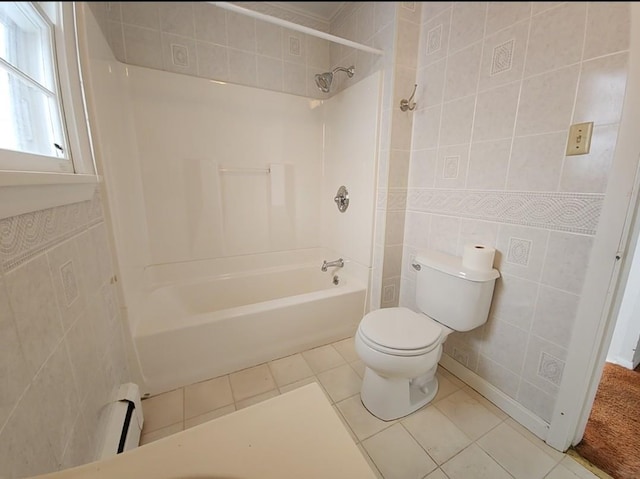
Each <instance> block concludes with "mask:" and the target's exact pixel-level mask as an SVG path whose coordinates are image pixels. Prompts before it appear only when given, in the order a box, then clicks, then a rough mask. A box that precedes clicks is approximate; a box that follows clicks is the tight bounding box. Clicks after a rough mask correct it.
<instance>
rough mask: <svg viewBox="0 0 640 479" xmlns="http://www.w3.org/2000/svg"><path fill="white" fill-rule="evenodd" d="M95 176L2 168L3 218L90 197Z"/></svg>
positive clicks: (0, 211) (0, 214)
mask: <svg viewBox="0 0 640 479" xmlns="http://www.w3.org/2000/svg"><path fill="white" fill-rule="evenodd" d="M99 182H100V177H99V176H95V175H78V174H71V173H36V172H26V171H7V170H3V171H0V219H3V218H9V217H11V216H17V215H21V214H24V213H29V212H32V211H38V210H44V209H47V208H53V207H55V206H62V205H68V204H71V203H79V202H81V201H87V200H90V199H91V198H92V197H93V194H94V192H95V190H96V186H97V185H98V183H99Z"/></svg>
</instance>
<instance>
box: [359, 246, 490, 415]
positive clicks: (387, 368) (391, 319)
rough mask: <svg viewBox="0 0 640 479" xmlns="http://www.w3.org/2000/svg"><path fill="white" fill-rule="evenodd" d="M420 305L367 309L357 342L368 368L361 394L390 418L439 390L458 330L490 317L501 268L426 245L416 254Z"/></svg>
mask: <svg viewBox="0 0 640 479" xmlns="http://www.w3.org/2000/svg"><path fill="white" fill-rule="evenodd" d="M412 267H413V268H414V269H415V270H416V272H417V280H416V298H415V299H416V306H417V308H418V310H419V311H420V312H419V313H416V312H414V311H412V310H410V309H408V308H402V307H397V308H386V309H378V310H376V311H372V312H370V313H368V314H366V315H365V316H364V317H363V318H362V320H361V321H360V324H359V326H358V330H357V332H356V335H355V347H356V351H357V353H358V355H359V356H360V359H362V361H363V362H364V364H365V366H366V369H365V374H364V379H363V381H362V389H361V391H360V397H361V399H362V403H363V404H364V406H365V407H366V408H367V409H368V410H369V412H371V414H373V415H374V416H376V417H378V418H380V419H382V420H385V421H390V420H393V419H398V418H400V417H403V416H406V415H408V414H411V413H412V412H414V411H416V410H417V409H419V408H421V407H422V406H424V405H425V404H427V403H429V402H430V401H431V400H432V399H433V398H434V397H435V395H436V394H437V392H438V379H437V378H436V369H437V367H438V361H439V360H440V356H441V355H442V345H443V344H444V342H445V340H446V339H447V336H449V334H451V333H452V332H453V331H470V330H472V329H475V328H477V327H478V326H481V325H482V324H484V323H485V322H486V321H487V318H488V316H489V308H490V306H491V298H492V296H493V288H494V285H495V282H496V279H497V278H498V277H499V276H500V273H499V272H498V270H496V269H488V270H486V271H476V270H470V269H468V268H465V267H463V266H462V258H459V257H456V256H451V255H448V254H444V253H440V252H438V251H424V252H421V253H420V254H418V255H416V258H415V261H414V262H413V264H412Z"/></svg>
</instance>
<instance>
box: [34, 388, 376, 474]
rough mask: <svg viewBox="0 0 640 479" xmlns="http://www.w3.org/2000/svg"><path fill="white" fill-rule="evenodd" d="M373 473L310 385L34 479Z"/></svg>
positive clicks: (334, 413) (329, 405) (323, 396)
mask: <svg viewBox="0 0 640 479" xmlns="http://www.w3.org/2000/svg"><path fill="white" fill-rule="evenodd" d="M113 477H137V478H139V479H145V478H149V479H177V478H187V477H218V478H231V477H242V478H253V477H255V478H258V477H259V478H261V479H269V478H273V479H276V478H277V479H281V478H283V477H305V478H318V479H320V478H326V477H331V478H336V479H340V478H344V479H374V478H375V477H376V476H375V475H374V473H373V471H372V470H371V468H370V467H369V465H368V464H367V462H366V461H365V459H364V457H363V456H362V454H361V453H360V451H359V450H358V447H357V446H356V445H355V443H354V442H353V441H352V440H351V436H350V435H349V433H348V432H347V430H346V429H345V427H344V425H343V424H342V422H341V421H340V419H339V417H338V415H337V414H336V412H335V411H334V410H333V408H332V407H331V403H330V402H329V401H328V400H327V398H326V397H325V395H324V393H323V392H322V390H321V389H320V387H319V386H318V385H317V384H309V385H307V386H303V387H301V388H299V389H296V390H294V391H291V392H289V393H287V394H284V395H282V396H278V397H275V398H272V399H270V400H268V401H265V402H262V403H260V404H256V405H254V406H251V407H249V408H246V409H242V410H240V411H236V412H234V413H231V414H229V415H227V416H223V417H220V418H218V419H215V420H213V421H209V422H207V423H204V424H201V425H199V426H196V427H194V428H192V429H189V430H187V431H183V432H181V433H178V434H175V435H173V436H170V437H167V438H164V439H161V440H158V441H156V442H154V443H151V444H148V445H145V446H142V447H139V448H137V449H134V450H132V451H129V452H126V453H124V454H121V455H119V456H116V457H114V458H112V459H109V460H106V461H102V462H96V463H92V464H87V465H84V466H80V467H77V468H74V469H69V470H67V471H63V472H59V473H54V474H48V475H45V476H40V479H75V478H83V479H102V478H104V479H107V478H113Z"/></svg>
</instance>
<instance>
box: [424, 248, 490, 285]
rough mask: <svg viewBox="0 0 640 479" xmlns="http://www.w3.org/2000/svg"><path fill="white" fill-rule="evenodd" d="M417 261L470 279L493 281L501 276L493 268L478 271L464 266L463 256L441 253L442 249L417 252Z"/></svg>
mask: <svg viewBox="0 0 640 479" xmlns="http://www.w3.org/2000/svg"><path fill="white" fill-rule="evenodd" d="M415 262H416V263H418V264H420V266H426V267H428V268H433V269H435V270H438V271H441V272H443V273H446V274H450V275H452V276H457V277H458V278H463V279H466V280H469V281H475V282H484V281H492V280H494V279H497V278H499V277H500V272H499V271H498V270H497V269H495V268H493V269H490V270H487V271H476V270H473V269H469V268H465V267H464V266H462V258H460V257H459V256H451V255H450V254H446V253H441V252H440V251H434V250H425V251H421V252H419V253H418V254H416V260H415Z"/></svg>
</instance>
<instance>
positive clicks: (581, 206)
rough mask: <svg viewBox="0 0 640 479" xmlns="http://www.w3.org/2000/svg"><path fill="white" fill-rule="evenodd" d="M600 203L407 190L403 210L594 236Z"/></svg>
mask: <svg viewBox="0 0 640 479" xmlns="http://www.w3.org/2000/svg"><path fill="white" fill-rule="evenodd" d="M603 202H604V195H601V194H586V193H585V194H582V193H537V192H515V191H514V192H510V191H471V190H444V189H443V190H439V189H431V188H429V189H427V188H410V189H409V191H408V197H407V209H408V210H412V211H421V212H425V213H436V214H443V215H449V216H459V217H463V218H474V219H482V220H488V221H497V222H501V223H511V224H518V225H523V226H533V227H538V228H545V229H551V230H558V231H568V232H571V233H582V234H588V235H594V234H595V233H596V227H597V225H598V219H599V218H600V212H601V210H602V203H603ZM389 209H390V208H389Z"/></svg>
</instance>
